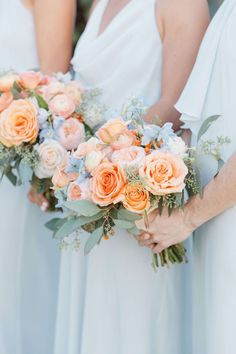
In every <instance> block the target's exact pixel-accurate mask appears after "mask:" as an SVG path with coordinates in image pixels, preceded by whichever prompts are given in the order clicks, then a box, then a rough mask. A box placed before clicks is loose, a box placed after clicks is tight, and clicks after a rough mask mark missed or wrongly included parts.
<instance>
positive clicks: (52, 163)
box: [34, 139, 67, 178]
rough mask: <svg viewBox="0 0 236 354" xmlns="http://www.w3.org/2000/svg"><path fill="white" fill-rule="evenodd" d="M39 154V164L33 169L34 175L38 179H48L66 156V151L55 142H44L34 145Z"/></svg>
mask: <svg viewBox="0 0 236 354" xmlns="http://www.w3.org/2000/svg"><path fill="white" fill-rule="evenodd" d="M35 149H36V151H37V152H38V154H39V159H40V161H39V164H38V165H37V166H36V167H35V171H34V173H35V175H36V176H37V177H38V178H50V177H52V176H53V174H54V172H56V170H57V168H58V167H59V166H60V165H61V163H62V162H63V160H64V157H65V156H66V153H67V151H66V150H65V149H64V148H63V147H62V146H61V145H60V144H59V143H58V142H57V141H55V140H52V139H50V140H45V141H44V142H43V143H42V144H40V145H36V147H35Z"/></svg>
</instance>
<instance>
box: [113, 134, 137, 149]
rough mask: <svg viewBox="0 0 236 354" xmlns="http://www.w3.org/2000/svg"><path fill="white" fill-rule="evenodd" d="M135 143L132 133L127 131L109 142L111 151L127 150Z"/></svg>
mask: <svg viewBox="0 0 236 354" xmlns="http://www.w3.org/2000/svg"><path fill="white" fill-rule="evenodd" d="M135 141H136V137H135V135H134V134H133V133H131V132H129V131H127V132H124V133H123V134H121V135H120V136H119V137H118V138H117V140H115V141H113V142H111V147H112V149H113V150H120V149H125V148H128V147H130V146H132V145H134V143H135Z"/></svg>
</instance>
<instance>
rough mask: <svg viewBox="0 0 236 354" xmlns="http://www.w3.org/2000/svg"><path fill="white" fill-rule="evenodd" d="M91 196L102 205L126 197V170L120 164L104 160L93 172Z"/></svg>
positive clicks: (117, 201) (116, 201)
mask: <svg viewBox="0 0 236 354" xmlns="http://www.w3.org/2000/svg"><path fill="white" fill-rule="evenodd" d="M92 175H93V177H92V179H91V182H90V188H91V198H92V200H93V202H94V203H96V204H98V205H100V206H107V205H109V204H112V203H114V204H116V203H119V202H120V201H122V200H123V199H124V187H125V185H126V180H125V174H124V171H123V170H122V169H121V168H120V166H119V165H117V164H114V163H109V162H104V163H102V164H101V165H100V166H98V167H97V168H95V169H94V170H93V172H92Z"/></svg>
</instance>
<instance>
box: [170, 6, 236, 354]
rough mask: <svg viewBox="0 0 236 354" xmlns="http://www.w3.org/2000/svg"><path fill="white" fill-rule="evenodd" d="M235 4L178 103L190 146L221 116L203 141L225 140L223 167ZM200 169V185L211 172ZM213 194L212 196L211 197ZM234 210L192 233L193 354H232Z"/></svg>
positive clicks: (231, 113) (235, 55) (215, 29)
mask: <svg viewBox="0 0 236 354" xmlns="http://www.w3.org/2000/svg"><path fill="white" fill-rule="evenodd" d="M235 38H236V0H226V1H225V2H224V4H223V5H222V6H221V8H220V9H219V11H218V13H217V14H216V16H215V18H214V19H213V21H212V23H211V25H210V27H209V30H208V31H207V34H206V36H205V39H204V41H203V43H202V46H201V49H200V52H199V56H198V59H197V61H196V65H195V67H194V69H193V72H192V75H191V77H190V79H189V82H188V84H187V86H186V89H185V90H184V92H183V95H182V97H181V98H180V100H179V102H178V103H177V106H176V107H177V109H178V110H179V111H180V112H182V113H183V115H182V120H183V121H184V122H185V127H186V128H190V129H191V130H192V132H193V144H194V142H195V141H196V135H197V133H198V131H199V127H200V126H201V124H202V123H203V121H204V120H205V119H206V118H207V117H209V116H212V115H215V114H219V115H221V117H220V119H219V120H218V121H217V122H216V123H214V124H212V126H211V128H210V129H209V130H208V132H207V134H205V135H204V137H203V139H204V140H207V139H215V138H216V137H217V136H219V135H223V136H228V137H229V138H230V139H231V144H230V145H227V146H226V147H225V148H224V151H223V159H224V161H227V160H228V159H229V157H230V156H231V155H232V154H233V153H235V151H236V120H235V116H236V106H235V102H236V91H235V82H236V66H235V63H236V42H235ZM209 166H210V164H209V161H208V162H206V163H205V164H203V166H202V171H201V173H202V176H203V178H204V180H205V183H207V182H208V181H210V180H211V179H212V178H213V176H214V174H215V172H216V171H215V170H214V168H209ZM216 193H217V191H216ZM235 229H236V209H235V208H231V209H229V210H227V211H225V212H224V213H222V214H221V215H219V216H217V217H216V218H214V219H212V220H211V221H209V222H208V223H206V224H204V225H203V226H202V227H201V228H200V229H198V230H197V231H196V232H195V236H194V247H193V250H194V263H193V280H194V287H193V308H194V317H193V319H194V321H193V353H194V354H199V353H201V354H222V353H227V354H234V353H235V328H236V301H235V298H236V237H235V236H236V234H235Z"/></svg>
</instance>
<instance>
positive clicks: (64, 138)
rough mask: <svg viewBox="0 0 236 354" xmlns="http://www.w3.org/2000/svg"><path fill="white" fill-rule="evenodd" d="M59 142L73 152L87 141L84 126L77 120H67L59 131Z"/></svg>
mask: <svg viewBox="0 0 236 354" xmlns="http://www.w3.org/2000/svg"><path fill="white" fill-rule="evenodd" d="M58 134H59V141H60V143H61V145H62V146H63V147H64V148H65V149H67V150H73V149H76V148H77V147H78V145H79V144H80V143H82V142H84V140H85V130H84V125H83V124H82V123H80V122H79V121H78V120H77V119H75V118H69V119H67V120H66V121H65V122H64V123H63V124H62V126H61V127H60V129H59V132H58Z"/></svg>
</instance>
